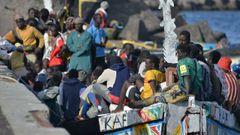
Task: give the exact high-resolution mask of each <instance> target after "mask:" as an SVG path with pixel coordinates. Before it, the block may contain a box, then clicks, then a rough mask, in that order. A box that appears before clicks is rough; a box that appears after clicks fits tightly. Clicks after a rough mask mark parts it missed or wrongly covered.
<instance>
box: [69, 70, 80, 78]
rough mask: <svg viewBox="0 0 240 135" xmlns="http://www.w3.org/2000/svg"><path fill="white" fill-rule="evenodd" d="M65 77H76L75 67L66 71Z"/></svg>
mask: <svg viewBox="0 0 240 135" xmlns="http://www.w3.org/2000/svg"><path fill="white" fill-rule="evenodd" d="M67 77H68V78H69V79H73V78H78V71H77V70H76V69H71V70H70V71H69V72H68V73H67Z"/></svg>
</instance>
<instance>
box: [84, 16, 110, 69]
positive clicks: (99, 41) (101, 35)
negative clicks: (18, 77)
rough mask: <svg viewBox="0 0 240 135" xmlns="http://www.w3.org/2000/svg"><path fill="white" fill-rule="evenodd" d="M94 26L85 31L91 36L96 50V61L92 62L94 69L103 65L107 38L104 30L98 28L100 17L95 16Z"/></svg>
mask: <svg viewBox="0 0 240 135" xmlns="http://www.w3.org/2000/svg"><path fill="white" fill-rule="evenodd" d="M93 20H94V25H91V26H90V28H88V29H87V31H88V32H89V33H91V34H92V37H93V40H94V45H95V48H96V53H95V54H96V59H95V61H94V63H93V64H94V67H96V66H102V67H104V66H105V65H106V64H105V52H104V50H105V49H104V48H105V44H106V42H107V36H106V33H105V32H104V30H103V29H102V28H101V27H100V25H101V22H102V17H101V15H100V14H95V15H94V17H93Z"/></svg>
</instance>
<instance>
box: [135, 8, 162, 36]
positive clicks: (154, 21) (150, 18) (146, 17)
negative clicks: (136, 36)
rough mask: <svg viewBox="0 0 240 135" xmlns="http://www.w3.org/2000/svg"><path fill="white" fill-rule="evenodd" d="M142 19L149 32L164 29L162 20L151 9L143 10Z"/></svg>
mask: <svg viewBox="0 0 240 135" xmlns="http://www.w3.org/2000/svg"><path fill="white" fill-rule="evenodd" d="M140 20H142V21H143V23H144V25H145V27H146V29H147V31H148V32H155V31H158V30H163V28H161V27H160V20H159V19H158V18H157V17H156V16H155V15H154V14H153V12H152V11H151V10H150V9H148V10H144V11H141V13H140Z"/></svg>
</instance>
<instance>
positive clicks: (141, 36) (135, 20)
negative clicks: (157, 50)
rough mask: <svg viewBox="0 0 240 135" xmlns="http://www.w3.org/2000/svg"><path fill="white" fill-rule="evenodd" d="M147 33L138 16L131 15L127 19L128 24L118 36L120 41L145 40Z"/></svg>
mask: <svg viewBox="0 0 240 135" xmlns="http://www.w3.org/2000/svg"><path fill="white" fill-rule="evenodd" d="M147 37H148V31H147V29H146V28H145V25H144V23H143V21H141V20H140V17H139V15H133V16H131V17H130V18H129V20H128V23H127V24H126V26H125V28H124V29H123V30H122V32H121V33H120V35H119V38H121V39H130V40H136V41H137V40H146V39H147Z"/></svg>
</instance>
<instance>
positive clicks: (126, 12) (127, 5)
mask: <svg viewBox="0 0 240 135" xmlns="http://www.w3.org/2000/svg"><path fill="white" fill-rule="evenodd" d="M109 4H110V7H109V9H108V13H109V20H113V19H114V20H118V21H119V22H121V23H122V24H123V25H126V24H127V23H128V21H129V20H130V18H131V17H133V16H134V15H138V17H139V19H140V20H142V21H143V23H144V24H145V26H146V28H147V31H148V32H155V31H157V30H161V27H160V26H159V24H160V19H159V18H158V17H157V16H155V14H154V13H153V12H152V11H151V10H150V9H149V7H148V6H147V5H146V4H145V3H143V2H142V1H141V0H121V1H119V0H111V1H109ZM133 25H134V24H133ZM132 27H135V26H132Z"/></svg>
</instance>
